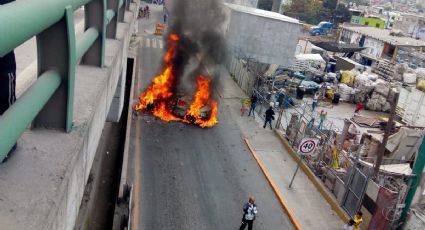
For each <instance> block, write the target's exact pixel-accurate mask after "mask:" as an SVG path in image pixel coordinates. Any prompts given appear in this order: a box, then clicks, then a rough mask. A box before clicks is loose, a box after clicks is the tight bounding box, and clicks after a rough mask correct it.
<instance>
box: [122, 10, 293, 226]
mask: <svg viewBox="0 0 425 230" xmlns="http://www.w3.org/2000/svg"><path fill="white" fill-rule="evenodd" d="M158 14H160V13H158ZM153 16H155V11H153ZM146 26H147V27H148V26H149V24H146ZM150 27H152V25H150ZM154 44H156V45H154ZM161 44H162V46H161ZM140 45H141V46H140V48H139V57H138V58H139V59H138V62H139V70H138V79H137V81H136V86H137V88H136V92H139V93H140V92H142V91H143V90H144V89H145V88H146V86H147V85H148V84H149V83H150V81H151V79H152V77H153V76H155V75H156V74H157V73H158V71H159V69H160V63H161V56H162V54H163V49H162V47H164V42H163V41H162V38H161V37H157V36H154V35H149V34H144V35H143V37H142V39H141V41H140ZM230 114H231V113H230V111H229V108H228V107H227V106H226V105H225V103H219V124H218V125H217V126H215V127H213V128H210V129H201V128H199V127H197V126H194V125H187V124H182V123H175V122H172V123H166V122H163V121H160V120H158V119H156V118H154V117H153V116H151V115H150V114H147V113H143V114H142V115H140V116H137V117H135V118H134V119H133V122H132V131H131V138H132V139H131V140H132V141H131V144H130V156H129V157H130V159H133V160H131V161H130V165H129V167H130V170H129V171H130V178H132V180H133V182H132V183H133V184H134V188H135V190H134V201H135V204H134V217H133V227H134V229H140V230H155V229H176V230H177V229H178V230H183V229H188V230H190V229H206V230H207V229H214V230H216V229H220V230H226V229H229V230H230V229H238V227H239V225H240V221H241V218H242V205H243V203H245V202H246V201H247V198H248V196H250V195H253V196H255V197H256V199H257V205H258V208H259V215H258V217H257V220H256V221H255V224H254V229H256V230H257V229H267V230H274V229H293V227H292V225H291V223H290V221H289V219H288V217H287V216H286V214H285V213H284V211H283V209H282V208H281V206H280V204H279V202H278V200H277V198H276V197H275V195H274V193H273V192H272V190H271V188H270V186H269V185H268V183H267V181H266V179H265V177H264V176H263V174H262V173H261V171H260V169H259V167H258V165H257V163H256V162H255V160H254V159H253V157H252V155H251V153H250V152H249V150H248V148H247V147H246V145H245V143H244V142H243V139H242V137H243V135H242V133H241V130H240V128H239V127H238V126H237V125H236V123H235V122H234V119H237V117H232V116H231V115H230ZM131 172H133V173H131Z"/></svg>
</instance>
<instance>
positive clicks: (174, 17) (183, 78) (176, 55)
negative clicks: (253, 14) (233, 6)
mask: <svg viewBox="0 0 425 230" xmlns="http://www.w3.org/2000/svg"><path fill="white" fill-rule="evenodd" d="M171 2H172V3H171ZM171 2H170V3H169V4H167V6H166V9H167V11H169V14H170V20H169V22H168V24H167V29H166V35H165V39H166V50H165V54H164V56H163V60H162V69H161V71H160V73H159V74H158V75H157V76H155V77H154V78H153V79H152V83H151V84H150V85H149V86H148V87H147V89H146V90H145V91H144V92H142V93H141V94H140V96H139V102H138V103H137V104H136V105H135V106H134V109H135V110H136V111H146V112H151V113H152V114H153V115H154V116H156V117H158V118H160V119H161V120H164V121H177V122H184V123H189V124H195V125H198V126H200V127H202V128H207V127H212V126H214V125H215V124H217V122H218V120H217V114H218V112H217V111H218V103H217V101H216V100H214V97H213V95H212V89H211V88H212V81H213V80H215V79H216V78H217V77H219V76H220V72H219V71H213V72H210V70H218V69H219V68H221V66H222V65H223V64H224V62H225V60H226V54H227V41H226V39H225V37H224V33H225V31H224V24H225V22H226V17H225V16H226V13H225V10H224V9H223V5H222V4H221V1H220V0H179V1H171ZM206 12H207V13H206ZM217 67H219V68H217Z"/></svg>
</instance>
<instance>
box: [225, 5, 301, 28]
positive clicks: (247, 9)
mask: <svg viewBox="0 0 425 230" xmlns="http://www.w3.org/2000/svg"><path fill="white" fill-rule="evenodd" d="M223 4H224V5H226V6H227V7H229V8H230V9H232V10H234V11H239V12H242V13H247V14H252V15H256V16H260V17H264V18H271V19H276V20H280V21H284V22H292V23H297V24H299V23H300V21H299V20H297V19H295V18H291V17H288V16H285V15H283V14H279V13H276V12H271V11H267V10H261V9H257V8H253V7H247V6H242V5H236V4H230V3H223Z"/></svg>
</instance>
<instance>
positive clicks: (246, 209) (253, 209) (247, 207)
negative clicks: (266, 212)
mask: <svg viewBox="0 0 425 230" xmlns="http://www.w3.org/2000/svg"><path fill="white" fill-rule="evenodd" d="M242 210H243V216H242V224H241V226H240V227H239V230H244V229H245V227H246V225H248V230H252V226H253V224H254V220H255V216H256V215H257V213H258V210H257V205H256V204H255V198H254V197H252V196H251V197H250V198H249V200H248V203H246V204H244V206H243V208H242Z"/></svg>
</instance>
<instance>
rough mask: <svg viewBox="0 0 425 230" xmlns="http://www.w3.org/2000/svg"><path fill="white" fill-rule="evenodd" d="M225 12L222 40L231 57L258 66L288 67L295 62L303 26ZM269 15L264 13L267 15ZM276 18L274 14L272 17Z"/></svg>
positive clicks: (259, 13) (235, 12) (252, 15)
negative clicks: (223, 36) (264, 64)
mask: <svg viewBox="0 0 425 230" xmlns="http://www.w3.org/2000/svg"><path fill="white" fill-rule="evenodd" d="M256 12H257V13H258V15H254V14H250V13H246V12H242V11H236V10H233V9H231V8H228V9H227V13H228V21H227V23H226V25H225V27H226V28H225V37H226V40H227V44H228V46H229V50H230V51H231V52H232V55H233V56H235V57H239V58H248V57H250V58H254V59H256V60H257V61H259V62H262V63H268V64H280V65H284V66H290V65H291V64H292V63H293V61H294V55H295V50H296V46H297V43H298V37H299V35H300V33H301V29H302V25H301V24H299V23H293V22H286V21H283V20H280V19H275V18H270V17H267V16H260V15H261V14H263V10H259V9H256ZM269 13H271V12H267V13H264V14H266V15H268V14H269ZM272 15H273V16H276V17H280V16H277V15H278V14H277V13H272Z"/></svg>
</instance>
